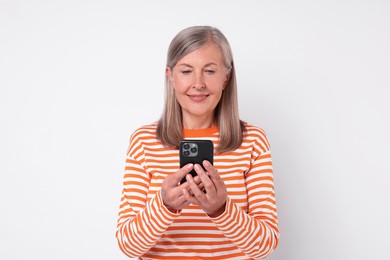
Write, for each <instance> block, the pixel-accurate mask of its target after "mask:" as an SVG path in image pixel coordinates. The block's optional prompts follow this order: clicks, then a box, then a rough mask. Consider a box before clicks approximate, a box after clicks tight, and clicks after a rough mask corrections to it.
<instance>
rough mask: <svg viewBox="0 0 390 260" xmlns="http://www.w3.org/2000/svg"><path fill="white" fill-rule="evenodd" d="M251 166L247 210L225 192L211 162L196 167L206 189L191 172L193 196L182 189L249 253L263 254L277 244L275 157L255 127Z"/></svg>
mask: <svg viewBox="0 0 390 260" xmlns="http://www.w3.org/2000/svg"><path fill="white" fill-rule="evenodd" d="M246 143H251V145H252V152H251V159H250V165H251V166H250V168H249V169H248V171H247V172H246V174H245V188H246V192H247V198H248V212H246V211H244V210H243V209H242V208H241V207H240V206H238V205H236V204H235V203H234V202H233V201H232V200H231V199H230V198H229V197H228V196H227V193H226V187H225V184H224V182H223V181H222V180H221V178H220V176H219V174H218V172H217V170H216V169H215V168H214V167H213V166H212V165H211V164H210V163H208V162H204V163H203V166H204V167H205V169H206V170H207V174H206V172H204V171H203V170H202V168H201V167H199V166H196V167H195V170H196V171H197V173H198V175H199V176H200V177H201V179H202V182H203V183H204V186H205V189H206V193H203V192H202V191H201V190H200V189H199V188H197V186H196V185H195V183H194V182H193V180H192V178H191V176H190V175H188V176H187V180H188V182H189V184H190V187H191V190H192V191H193V193H194V196H190V194H189V193H188V192H186V191H185V190H183V193H184V194H185V196H186V199H187V200H188V201H191V202H192V203H193V204H196V205H199V206H200V207H201V208H202V209H203V210H204V211H205V213H206V214H207V215H208V216H209V217H210V219H211V220H212V221H213V222H214V223H215V224H216V226H217V227H218V229H219V230H221V231H222V232H223V234H224V235H225V236H226V237H227V238H229V240H230V241H231V242H232V243H234V244H235V245H236V246H237V247H239V248H240V249H241V251H242V252H243V253H245V254H246V255H247V256H249V257H253V258H264V257H266V256H267V255H268V254H270V253H271V252H272V251H273V249H274V248H275V247H276V246H277V244H278V240H279V231H278V227H277V215H276V206H275V194H274V184H273V175H272V160H271V153H270V151H269V144H268V141H267V139H266V137H265V134H264V133H263V132H262V131H258V130H255V131H252V135H251V139H250V140H249V139H247V140H246ZM208 176H209V177H210V178H209V177H208Z"/></svg>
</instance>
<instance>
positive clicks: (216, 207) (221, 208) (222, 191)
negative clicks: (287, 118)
mask: <svg viewBox="0 0 390 260" xmlns="http://www.w3.org/2000/svg"><path fill="white" fill-rule="evenodd" d="M203 166H204V167H205V169H206V171H207V172H205V171H204V170H203V168H202V167H201V166H200V165H199V164H195V165H194V168H195V171H196V172H197V174H198V176H199V177H200V180H201V181H202V183H203V185H204V189H205V190H206V193H204V192H203V191H202V190H201V189H200V188H199V184H198V183H196V181H195V179H194V178H193V177H192V176H191V175H190V174H188V175H187V177H186V178H187V183H188V184H189V188H190V189H191V191H192V193H193V195H192V194H191V192H189V191H188V189H183V191H182V192H183V195H184V196H183V197H184V198H185V200H186V201H187V202H190V203H192V204H195V205H199V206H200V207H201V208H202V209H203V210H204V211H205V212H206V214H207V215H208V216H210V217H218V216H219V215H221V214H222V213H223V212H225V206H226V197H227V191H226V187H225V183H224V182H223V181H222V179H221V177H220V176H219V174H218V171H217V170H216V169H215V168H214V166H213V165H212V164H211V163H210V162H208V161H204V162H203Z"/></svg>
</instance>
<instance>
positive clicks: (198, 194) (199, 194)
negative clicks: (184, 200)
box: [186, 166, 207, 203]
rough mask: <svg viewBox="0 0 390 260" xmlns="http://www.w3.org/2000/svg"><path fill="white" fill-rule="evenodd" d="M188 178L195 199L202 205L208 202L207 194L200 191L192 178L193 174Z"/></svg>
mask: <svg viewBox="0 0 390 260" xmlns="http://www.w3.org/2000/svg"><path fill="white" fill-rule="evenodd" d="M199 167H200V166H199ZM186 178H187V182H188V184H189V186H190V188H191V191H192V192H193V194H194V196H193V197H195V198H196V199H197V200H198V201H199V202H200V203H202V202H205V201H207V197H206V195H205V193H204V192H203V191H202V190H201V189H199V187H198V185H197V184H196V183H195V181H194V178H193V177H192V176H191V174H188V175H187V176H186Z"/></svg>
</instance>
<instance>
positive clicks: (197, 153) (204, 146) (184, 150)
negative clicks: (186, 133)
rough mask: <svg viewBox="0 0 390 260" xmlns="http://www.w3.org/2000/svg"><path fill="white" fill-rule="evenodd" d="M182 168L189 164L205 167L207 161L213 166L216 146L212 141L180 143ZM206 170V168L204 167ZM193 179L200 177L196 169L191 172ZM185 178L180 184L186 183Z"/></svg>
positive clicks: (186, 140)
mask: <svg viewBox="0 0 390 260" xmlns="http://www.w3.org/2000/svg"><path fill="white" fill-rule="evenodd" d="M179 149H180V168H182V167H183V166H184V165H186V164H188V163H193V164H200V165H201V166H202V167H203V161H204V160H207V161H209V162H210V163H211V164H213V161H214V145H213V142H212V141H211V140H201V139H196V140H190V139H184V140H182V141H181V142H180V147H179ZM203 169H204V167H203ZM190 174H191V175H192V177H195V176H196V175H198V174H197V173H196V171H195V170H194V169H192V170H191V172H190ZM186 181H187V180H186V178H185V177H184V178H183V179H182V180H181V181H180V184H183V183H184V182H186Z"/></svg>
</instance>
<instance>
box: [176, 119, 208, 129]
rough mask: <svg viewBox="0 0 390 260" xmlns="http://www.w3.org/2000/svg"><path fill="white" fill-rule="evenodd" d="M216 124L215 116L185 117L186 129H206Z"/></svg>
mask: <svg viewBox="0 0 390 260" xmlns="http://www.w3.org/2000/svg"><path fill="white" fill-rule="evenodd" d="M213 126H214V118H191V119H189V118H183V127H184V129H204V128H211V127H213Z"/></svg>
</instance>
